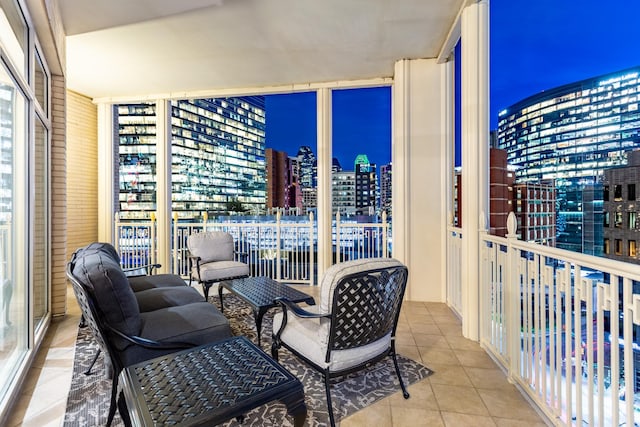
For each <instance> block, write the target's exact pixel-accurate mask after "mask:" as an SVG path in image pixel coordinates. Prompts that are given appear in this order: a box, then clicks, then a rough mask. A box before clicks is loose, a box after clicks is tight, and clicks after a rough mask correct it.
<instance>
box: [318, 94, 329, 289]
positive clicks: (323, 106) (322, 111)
mask: <svg viewBox="0 0 640 427" xmlns="http://www.w3.org/2000/svg"><path fill="white" fill-rule="evenodd" d="M316 103H317V131H318V141H317V144H318V186H317V188H318V195H317V197H318V199H317V200H318V201H317V207H318V215H317V219H318V283H320V279H321V278H322V276H323V275H324V272H325V271H326V270H327V269H328V268H329V267H331V264H332V262H333V260H332V253H333V246H332V245H333V244H332V238H331V220H332V215H331V212H332V211H333V209H332V206H331V158H332V156H333V154H332V139H331V115H332V109H331V90H330V89H327V88H323V89H319V90H318V91H317V92H316Z"/></svg>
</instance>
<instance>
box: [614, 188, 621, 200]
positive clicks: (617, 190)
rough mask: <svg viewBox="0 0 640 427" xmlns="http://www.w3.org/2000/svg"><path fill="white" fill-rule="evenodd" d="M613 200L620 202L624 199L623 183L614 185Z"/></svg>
mask: <svg viewBox="0 0 640 427" xmlns="http://www.w3.org/2000/svg"><path fill="white" fill-rule="evenodd" d="M613 200H615V201H616V202H619V201H621V200H622V185H619V184H617V185H614V187H613Z"/></svg>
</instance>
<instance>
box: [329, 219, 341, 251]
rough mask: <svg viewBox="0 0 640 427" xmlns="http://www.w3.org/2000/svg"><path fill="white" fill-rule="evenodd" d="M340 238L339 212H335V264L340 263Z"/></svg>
mask: <svg viewBox="0 0 640 427" xmlns="http://www.w3.org/2000/svg"><path fill="white" fill-rule="evenodd" d="M340 237H341V236H340V211H338V212H336V263H338V262H340V246H341V245H340V243H341V242H340V240H341V239H340ZM331 244H333V243H331Z"/></svg>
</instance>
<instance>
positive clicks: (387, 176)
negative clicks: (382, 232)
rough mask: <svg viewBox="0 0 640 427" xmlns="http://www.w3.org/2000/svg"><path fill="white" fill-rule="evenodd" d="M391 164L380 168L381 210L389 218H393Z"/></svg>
mask: <svg viewBox="0 0 640 427" xmlns="http://www.w3.org/2000/svg"><path fill="white" fill-rule="evenodd" d="M391 179H392V175H391V163H389V164H387V165H382V166H381V167H380V210H381V211H382V212H386V214H387V218H389V219H390V218H391V206H392V199H391V195H392V190H391V188H392V187H391Z"/></svg>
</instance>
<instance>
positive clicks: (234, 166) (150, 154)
mask: <svg viewBox="0 0 640 427" xmlns="http://www.w3.org/2000/svg"><path fill="white" fill-rule="evenodd" d="M155 110H156V108H155V104H153V103H140V104H121V105H118V106H117V107H116V117H117V123H118V131H117V132H118V140H119V147H118V150H119V158H120V163H119V169H118V172H119V173H118V176H119V183H120V190H119V197H118V201H119V210H120V212H121V214H120V215H121V218H126V219H144V218H148V215H149V213H150V212H153V211H155V209H156V185H157V182H156V176H157V171H156V123H155V114H156V111H155ZM171 126H172V136H171V161H172V166H171V168H172V171H171V186H172V193H171V198H172V203H171V207H172V211H173V212H175V213H177V214H178V216H179V217H180V218H191V217H193V218H195V217H196V216H199V215H200V214H201V213H202V212H207V213H208V214H209V215H222V214H227V213H228V212H229V211H230V209H229V206H230V204H232V203H233V204H236V205H237V206H240V207H241V210H242V211H243V212H247V213H252V214H257V213H261V212H264V211H265V208H266V206H265V200H266V177H265V146H264V144H265V110H264V97H262V96H252V97H236V98H206V99H191V100H174V101H171ZM238 203H239V205H238Z"/></svg>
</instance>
